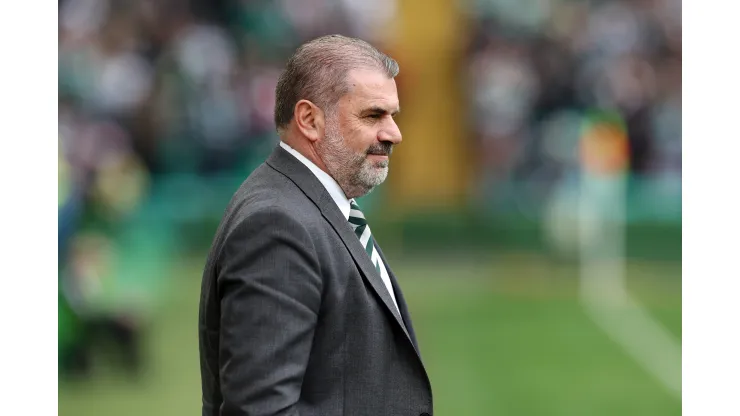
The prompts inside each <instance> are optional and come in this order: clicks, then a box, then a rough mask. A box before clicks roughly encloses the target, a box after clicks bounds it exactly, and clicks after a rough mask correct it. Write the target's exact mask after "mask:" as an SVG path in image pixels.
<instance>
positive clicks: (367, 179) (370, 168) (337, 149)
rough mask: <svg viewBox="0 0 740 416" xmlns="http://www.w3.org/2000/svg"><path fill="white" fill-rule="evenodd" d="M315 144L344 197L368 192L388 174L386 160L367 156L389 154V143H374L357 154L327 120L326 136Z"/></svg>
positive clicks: (354, 196) (391, 150)
mask: <svg viewBox="0 0 740 416" xmlns="http://www.w3.org/2000/svg"><path fill="white" fill-rule="evenodd" d="M317 147H318V149H319V151H320V152H321V158H322V159H323V161H324V164H325V165H326V167H327V169H328V170H329V175H331V176H332V177H333V178H334V180H336V181H337V183H338V184H339V186H340V187H341V188H342V190H343V191H344V194H345V195H346V196H347V198H348V199H352V198H357V197H360V196H363V195H366V194H368V193H369V192H370V191H372V190H373V188H375V187H376V186H378V185H380V184H381V183H383V182H384V181H385V178H386V177H387V176H388V160H379V161H372V160H370V159H368V157H367V156H368V155H386V156H390V155H391V153H392V152H393V144H392V143H389V142H382V143H376V144H374V145H372V146H370V147H369V148H368V149H367V150H366V151H364V152H359V153H358V152H355V151H354V150H352V149H351V148H350V147H349V146H347V145H346V144H345V140H344V137H343V136H342V134H341V133H340V131H339V126H338V125H337V124H336V123H333V122H327V125H326V135H325V136H324V139H323V140H322V141H321V142H320V144H319V145H318V146H317Z"/></svg>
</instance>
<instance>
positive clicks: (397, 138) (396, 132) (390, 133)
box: [378, 117, 403, 145]
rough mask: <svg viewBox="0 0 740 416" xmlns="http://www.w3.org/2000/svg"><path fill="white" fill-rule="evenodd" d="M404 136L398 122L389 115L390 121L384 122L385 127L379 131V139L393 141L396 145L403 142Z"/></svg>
mask: <svg viewBox="0 0 740 416" xmlns="http://www.w3.org/2000/svg"><path fill="white" fill-rule="evenodd" d="M401 140H403V137H401V129H399V128H398V124H396V121H395V120H393V118H391V117H388V122H387V123H384V124H383V127H382V128H381V129H380V131H378V141H381V142H391V143H393V144H394V145H396V144H399V143H401Z"/></svg>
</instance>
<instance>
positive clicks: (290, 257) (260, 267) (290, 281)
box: [218, 208, 322, 416]
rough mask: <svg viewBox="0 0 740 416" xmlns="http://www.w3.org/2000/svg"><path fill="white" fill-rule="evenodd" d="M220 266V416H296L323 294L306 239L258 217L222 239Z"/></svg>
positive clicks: (276, 214) (290, 220) (295, 228)
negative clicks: (221, 398)
mask: <svg viewBox="0 0 740 416" xmlns="http://www.w3.org/2000/svg"><path fill="white" fill-rule="evenodd" d="M220 264H221V268H220V271H219V274H218V288H219V289H218V293H219V297H220V299H221V328H220V329H221V333H220V342H219V345H220V347H219V348H220V352H219V367H220V384H221V392H222V395H223V404H222V407H221V415H224V416H236V415H250V416H267V415H298V410H297V408H296V403H297V402H298V398H299V396H300V392H301V384H302V382H303V376H304V373H305V370H306V365H307V362H308V358H309V354H310V350H311V342H312V339H313V333H314V328H315V326H316V322H317V316H318V311H319V307H320V305H321V292H322V280H321V275H320V268H319V264H318V259H317V255H316V250H315V248H314V245H313V242H312V240H311V237H310V235H309V233H308V231H307V230H306V228H305V227H304V226H303V225H302V224H301V223H300V222H299V221H298V220H297V219H296V218H294V217H291V216H290V215H289V214H287V213H285V212H283V211H281V210H280V209H279V208H269V209H263V210H261V211H259V212H257V213H254V214H252V215H249V216H248V217H247V218H245V219H244V220H243V221H241V222H240V223H239V224H238V225H237V226H236V227H235V228H234V229H233V230H232V232H231V233H230V234H229V235H228V236H227V238H226V240H225V243H224V246H223V250H222V253H221V263H220Z"/></svg>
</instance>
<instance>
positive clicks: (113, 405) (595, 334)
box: [59, 255, 681, 416]
mask: <svg viewBox="0 0 740 416" xmlns="http://www.w3.org/2000/svg"><path fill="white" fill-rule="evenodd" d="M390 264H391V265H392V266H393V269H394V271H395V272H396V274H397V275H398V277H399V279H400V281H401V285H402V287H403V289H404V294H405V295H406V299H407V301H408V303H409V305H410V308H411V311H412V315H413V318H414V324H415V328H416V331H417V335H418V338H419V343H420V347H421V352H422V355H423V358H424V361H425V364H426V366H427V369H428V372H429V375H430V378H431V380H432V387H433V390H434V402H435V414H436V415H440V416H442V415H452V416H457V415H462V416H467V415H474V416H477V415H532V416H536V415H548V416H559V415H563V416H566V415H567V416H576V415H604V416H609V415H614V416H617V415H630V416H636V415H646V416H647V415H649V416H662V415H666V416H667V415H680V414H681V402H680V399H676V398H674V397H672V396H671V395H670V394H669V393H668V392H667V391H666V390H665V389H664V388H663V387H662V386H661V385H660V383H659V382H658V381H656V380H655V379H654V378H653V377H652V376H651V375H650V374H649V373H647V372H646V371H645V370H644V369H643V368H642V367H640V366H639V365H638V364H637V363H636V362H635V361H634V360H633V359H632V358H631V357H630V356H628V355H627V354H626V353H625V351H624V350H622V349H621V347H620V346H619V345H617V344H616V343H614V342H613V341H612V340H611V339H610V338H608V337H607V336H606V335H605V333H604V332H602V331H601V329H600V328H599V327H598V326H596V325H595V324H594V322H593V321H592V320H591V319H590V318H589V316H588V315H586V313H585V312H584V309H583V308H582V307H581V305H580V303H579V301H578V298H577V284H578V280H577V269H575V268H574V267H573V266H569V265H565V264H556V263H552V262H549V261H547V260H546V259H544V258H542V257H537V256H530V255H525V256H498V257H495V258H487V259H485V260H481V259H480V258H477V259H457V260H451V259H444V260H440V259H437V260H434V261H432V260H431V259H429V258H421V259H418V258H417V259H408V258H406V259H404V258H403V257H398V256H396V257H391V259H390ZM201 267H202V265H201V259H194V261H193V262H192V263H191V264H189V265H188V264H184V265H182V266H180V267H179V268H178V269H177V270H173V275H174V276H177V279H176V280H174V279H173V281H171V282H170V283H171V284H172V290H171V291H170V294H169V297H168V298H167V299H166V301H165V302H164V304H163V307H162V309H161V310H160V312H159V313H158V314H157V315H156V316H155V317H154V318H155V319H154V321H153V326H152V331H151V333H150V335H149V337H148V340H147V345H148V353H149V359H150V365H149V366H148V371H147V372H146V374H145V375H144V376H143V377H142V378H140V379H139V380H138V381H136V382H134V381H131V380H129V379H127V378H125V377H122V375H121V374H119V373H117V372H116V371H115V370H113V369H111V368H109V367H106V366H102V367H100V368H97V372H96V374H95V376H94V378H92V379H91V380H87V381H75V382H69V381H63V380H60V384H59V414H60V415H65V416H72V415H74V416H87V415H96V416H97V415H99V414H105V415H106V416H123V415H185V414H198V413H199V412H200V378H199V367H198V351H197V325H196V323H197V303H198V295H199V284H200V282H199V277H200V270H202V269H201ZM680 282H681V280H680V264H675V263H645V262H631V263H630V264H629V265H628V267H627V287H628V288H629V290H630V293H631V294H632V295H633V296H634V297H635V298H636V299H637V300H639V301H640V302H641V303H642V304H643V305H644V306H645V307H646V308H647V309H648V310H649V311H650V312H651V314H652V315H653V316H654V317H655V319H656V320H658V321H659V322H661V323H662V324H663V325H664V326H665V327H666V328H667V329H668V330H669V332H671V333H672V334H673V335H674V336H675V338H676V340H677V342H680V339H681V283H680ZM676 365H680V363H676Z"/></svg>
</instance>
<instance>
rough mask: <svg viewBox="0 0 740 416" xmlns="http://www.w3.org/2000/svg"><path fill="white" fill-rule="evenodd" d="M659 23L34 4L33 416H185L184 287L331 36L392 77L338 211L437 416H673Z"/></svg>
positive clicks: (669, 133) (445, 6) (332, 1)
mask: <svg viewBox="0 0 740 416" xmlns="http://www.w3.org/2000/svg"><path fill="white" fill-rule="evenodd" d="M681 30H682V29H681V3H680V2H679V1H678V0H467V1H465V0H424V1H422V0H374V1H372V2H370V1H368V2H365V1H363V0H279V1H266V0H59V73H58V74H59V176H58V179H59V315H58V316H59V414H61V415H75V416H83V415H97V414H100V413H101V412H105V413H106V414H108V415H109V416H118V415H181V414H195V413H198V412H199V411H200V410H199V408H200V378H199V364H198V351H197V307H198V297H199V289H200V287H199V285H200V278H201V273H202V270H203V266H204V261H205V257H206V253H207V250H208V248H209V246H210V243H211V239H212V237H213V235H214V232H215V229H216V226H217V224H218V221H219V220H220V217H221V215H222V213H223V210H224V208H225V206H226V203H227V202H228V200H229V198H230V197H231V195H232V193H233V192H234V191H235V190H236V188H237V187H238V186H239V184H240V183H241V182H242V181H243V180H244V179H245V178H246V176H248V175H249V173H250V172H251V171H252V169H254V168H255V167H256V166H257V165H259V164H260V163H261V162H262V161H263V160H264V159H265V158H266V157H267V155H268V154H269V153H270V152H271V151H272V150H273V148H274V147H275V146H276V144H277V137H276V135H275V132H274V126H273V121H272V117H273V105H274V88H275V84H276V81H277V78H278V76H279V74H280V71H281V68H282V67H283V65H284V62H285V60H286V59H287V57H288V56H289V55H290V54H291V53H292V51H293V50H294V49H295V48H296V47H297V46H298V45H300V44H301V43H302V42H304V41H306V40H309V39H311V38H314V37H316V36H320V35H324V34H330V33H341V34H344V35H348V36H355V37H360V38H362V39H365V40H367V41H369V42H371V43H373V44H374V45H375V46H377V47H378V48H379V49H381V50H383V51H385V52H386V53H388V54H389V55H391V56H392V57H394V58H395V59H396V60H397V61H398V62H399V64H400V67H401V72H400V75H399V76H398V78H397V84H398V88H399V96H400V100H401V106H402V108H403V112H402V113H401V114H400V115H399V117H398V121H399V125H400V127H401V130H402V132H403V134H404V141H403V144H402V145H401V146H399V147H398V148H397V149H396V151H395V152H394V156H393V161H392V163H391V165H392V168H391V174H390V175H389V179H388V181H387V182H386V183H385V184H384V185H382V186H381V187H379V188H378V189H376V190H375V191H373V192H372V193H371V194H369V195H367V196H366V197H363V198H362V201H361V205H362V206H363V209H364V211H365V212H366V215H367V216H368V217H369V220H370V222H371V224H372V227H373V232H374V234H375V235H376V238H377V240H378V242H379V243H380V244H381V245H382V247H383V249H384V251H385V252H386V254H387V255H388V257H389V262H390V264H391V266H392V267H393V269H394V272H395V274H396V275H397V276H398V278H399V280H400V283H401V285H402V287H403V288H404V294H405V296H406V298H407V300H408V303H409V304H410V308H411V312H412V315H413V317H414V324H415V327H416V331H417V333H418V337H419V342H420V346H421V352H422V355H423V357H424V359H425V363H426V365H427V368H428V371H429V373H430V377H431V380H432V386H433V391H434V398H435V414H437V415H501V414H506V415H568V416H572V415H651V416H655V415H678V414H680V413H681V399H680V385H681V381H680V374H681V372H680V371H681V369H680V365H681V362H680V357H681V356H680V351H681V350H680V348H681Z"/></svg>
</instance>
